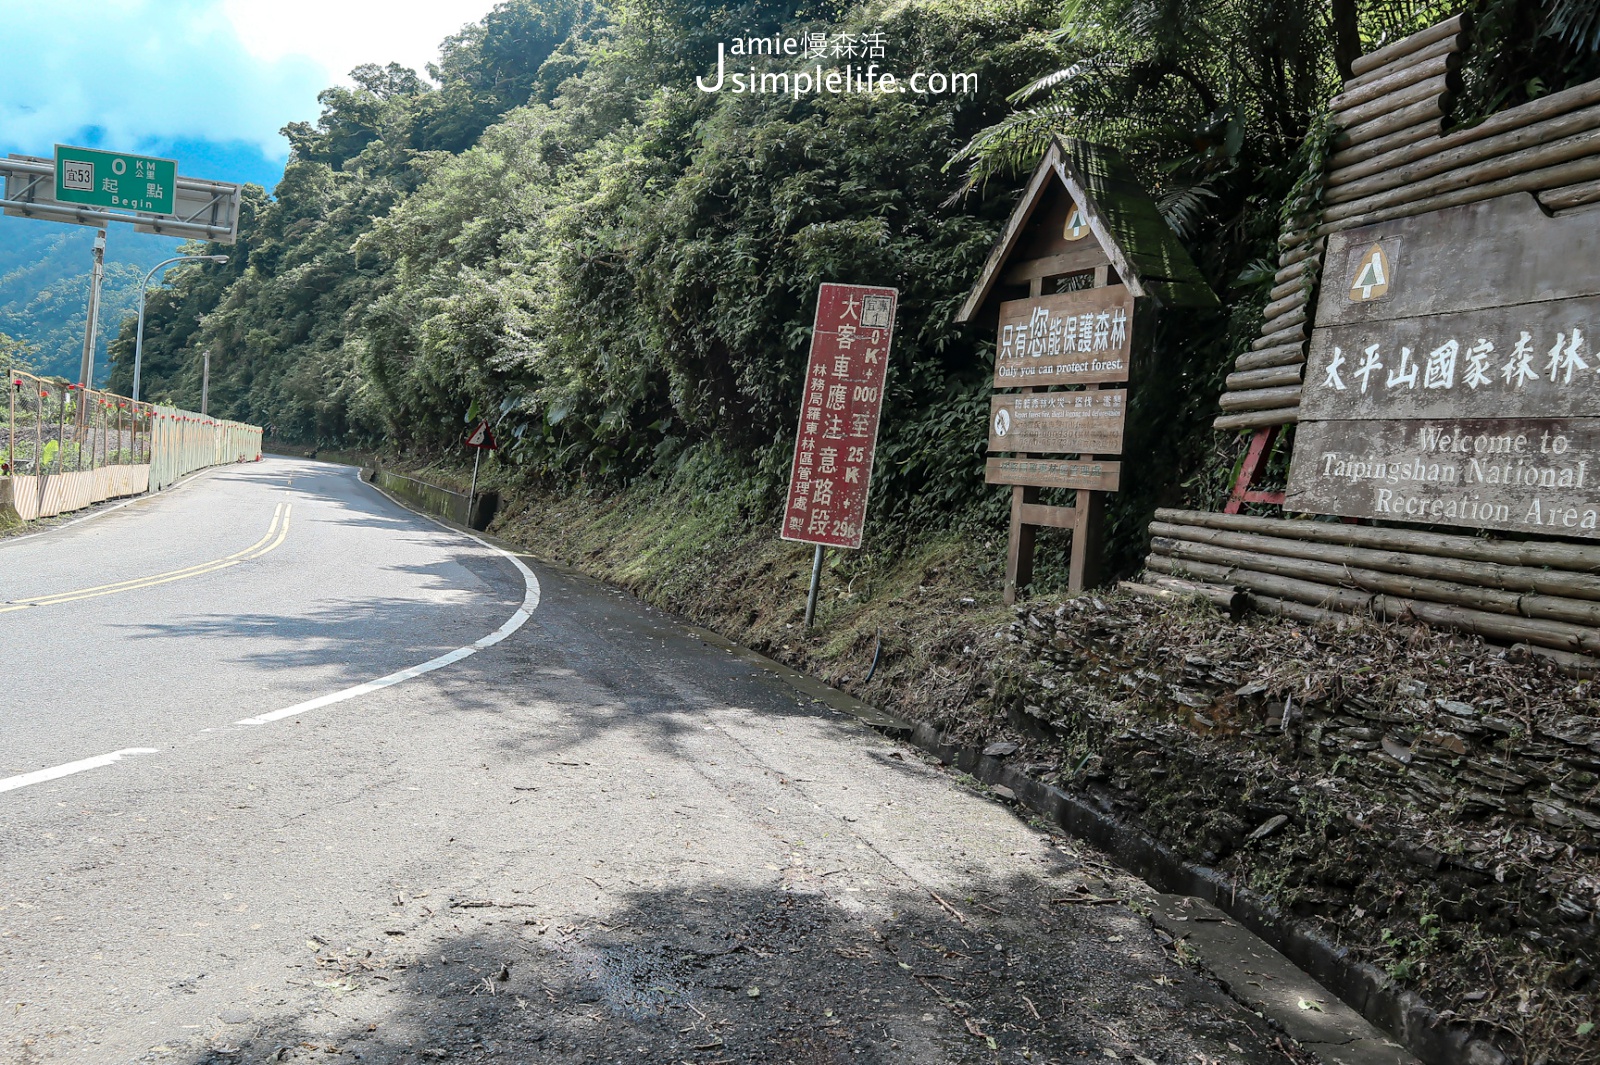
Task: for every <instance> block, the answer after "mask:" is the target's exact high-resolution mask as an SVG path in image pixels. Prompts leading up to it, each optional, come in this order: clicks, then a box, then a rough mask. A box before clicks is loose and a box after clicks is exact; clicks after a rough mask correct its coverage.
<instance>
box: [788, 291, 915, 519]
mask: <svg viewBox="0 0 1600 1065" xmlns="http://www.w3.org/2000/svg"><path fill="white" fill-rule="evenodd" d="M898 298H899V291H898V290H897V289H892V288H879V287H875V286H871V285H836V284H832V283H828V284H824V285H823V286H822V287H821V289H820V290H819V291H818V293H817V315H816V319H815V321H814V323H813V326H812V330H811V358H810V360H809V362H808V363H807V365H806V377H805V382H804V384H803V386H802V389H803V390H802V392H801V396H800V429H799V432H798V434H797V435H796V438H795V445H794V462H793V463H792V465H791V466H790V472H789V496H788V500H787V502H786V504H785V506H784V511H783V527H782V530H781V533H780V535H781V536H782V537H783V538H784V539H785V540H793V541H796V542H798V543H805V544H819V545H821V546H824V547H848V548H859V547H860V546H861V528H862V526H863V525H864V524H865V522H866V517H867V497H868V492H869V490H870V489H871V486H872V454H873V449H874V448H875V447H876V446H877V442H878V419H879V415H880V413H881V412H882V410H883V382H884V374H885V373H886V372H887V370H888V367H889V344H890V341H891V340H892V338H893V336H894V315H895V305H896V301H897V300H898Z"/></svg>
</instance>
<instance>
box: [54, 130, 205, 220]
mask: <svg viewBox="0 0 1600 1065" xmlns="http://www.w3.org/2000/svg"><path fill="white" fill-rule="evenodd" d="M177 184H178V164H177V163H175V162H174V161H172V160H171V159H152V158H150V157H148V156H144V155H125V154H123V153H121V152H102V151H97V150H95V149H93V148H70V147H68V146H66V145H64V144H58V145H56V199H57V200H60V201H61V202H63V203H77V204H82V205H84V206H86V207H109V208H119V209H121V210H124V211H141V212H144V213H146V214H172V213H173V203H174V200H175V197H176V193H177Z"/></svg>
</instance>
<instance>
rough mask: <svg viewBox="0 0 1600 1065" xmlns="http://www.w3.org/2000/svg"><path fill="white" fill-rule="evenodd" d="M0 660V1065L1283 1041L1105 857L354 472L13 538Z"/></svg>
mask: <svg viewBox="0 0 1600 1065" xmlns="http://www.w3.org/2000/svg"><path fill="white" fill-rule="evenodd" d="M224 563H226V564H224ZM524 566H526V567H529V568H531V573H527V574H525V573H524V572H523V567H524ZM535 578H536V579H535ZM531 589H537V591H538V596H537V599H535V597H534V596H532V595H530V590H531ZM534 602H537V604H538V605H537V609H536V610H534V611H533V612H532V614H531V617H530V616H529V615H528V614H527V613H525V612H526V610H527V609H528V607H530V606H532V605H533V604H534ZM7 607H16V609H6V608H7ZM519 612H523V613H522V617H521V620H515V619H517V616H518V614H519ZM524 622H525V623H524ZM496 634H498V635H496ZM486 637H489V638H490V639H488V640H487V641H486V640H485V638H486ZM475 645H476V646H475ZM464 648H474V650H475V653H473V654H471V655H470V656H465V657H459V658H457V659H455V660H452V661H449V662H448V664H445V665H443V666H442V667H441V668H437V669H434V670H433V671H431V672H427V673H423V674H420V675H415V676H411V675H409V674H407V673H406V672H405V671H407V670H409V669H410V667H414V666H416V665H418V664H419V663H425V662H431V661H435V660H437V659H439V658H440V657H441V656H450V654H451V652H453V651H457V650H458V649H464ZM0 655H3V661H4V663H5V666H4V671H5V684H4V686H3V689H0V781H3V780H12V781H17V780H23V781H24V783H22V784H18V785H15V786H12V787H11V788H9V789H8V790H0V1065H12V1063H16V1065H23V1063H26V1065H36V1063H39V1062H57V1061H60V1062H72V1063H75V1065H79V1063H89V1065H94V1063H100V1062H106V1063H117V1065H120V1063H124V1062H146V1061H149V1062H171V1063H180V1065H200V1063H220V1062H243V1061H249V1062H256V1061H317V1062H354V1061H364V1062H396V1063H399V1062H405V1063H420V1062H435V1061H471V1062H478V1061H482V1062H561V1063H567V1062H571V1063H573V1065H577V1063H581V1062H592V1061H630V1062H652V1063H653V1062H683V1061H689V1062H694V1063H701V1062H705V1063H711V1062H721V1063H731V1062H744V1063H756V1062H763V1063H765V1062H780V1063H781V1062H808V1063H809V1062H844V1061H850V1062H896V1063H899V1062H906V1063H912V1062H915V1063H919V1065H920V1063H945V1062H948V1063H956V1062H963V1063H964V1062H973V1063H976V1062H985V1063H992V1062H996V1061H1003V1062H1022V1061H1027V1062H1030V1063H1040V1062H1052V1061H1054V1062H1088V1061H1094V1062H1102V1063H1103V1062H1105V1061H1107V1060H1109V1059H1111V1058H1115V1059H1116V1060H1119V1061H1125V1062H1135V1063H1139V1062H1158V1063H1161V1065H1168V1063H1176V1062H1185V1063H1193V1062H1195V1061H1196V1060H1200V1061H1208V1062H1209V1061H1227V1062H1249V1063H1265V1062H1281V1061H1286V1060H1291V1059H1289V1058H1287V1057H1286V1056H1285V1052H1284V1051H1283V1050H1282V1049H1281V1048H1280V1046H1279V1045H1278V1040H1277V1039H1276V1037H1274V1036H1272V1034H1271V1033H1270V1032H1268V1031H1267V1030H1266V1029H1265V1028H1264V1026H1263V1025H1262V1024H1261V1022H1260V1021H1259V1020H1258V1019H1256V1018H1254V1017H1252V1016H1250V1015H1248V1014H1246V1013H1244V1012H1243V1011H1242V1010H1240V1009H1239V1008H1238V1007H1237V1006H1235V1005H1234V1004H1233V1003H1232V1002H1231V1001H1230V1000H1228V999H1227V998H1226V997H1225V996H1223V995H1222V994H1221V993H1220V992H1219V990H1218V989H1217V988H1216V987H1214V986H1213V985H1212V984H1211V983H1210V982H1209V981H1208V980H1206V979H1205V978H1204V977H1203V976H1200V975H1198V974H1196V973H1195V972H1194V971H1193V970H1191V969H1187V968H1185V967H1183V966H1182V965H1180V964H1178V962H1177V961H1176V960H1175V958H1174V957H1173V955H1172V954H1171V953H1170V951H1169V949H1168V948H1167V947H1164V946H1163V945H1162V942H1161V941H1160V940H1159V939H1158V937H1157V935H1156V933H1155V932H1154V931H1153V930H1152V929H1151V927H1150V925H1149V923H1148V922H1147V921H1146V920H1145V919H1144V918H1143V917H1141V916H1139V914H1138V912H1137V909H1138V906H1139V899H1140V898H1141V897H1144V895H1146V894H1147V892H1148V889H1146V888H1144V887H1143V886H1142V885H1140V884H1139V883H1138V882H1137V881H1134V880H1132V879H1130V878H1128V877H1126V876H1124V875H1123V874H1121V873H1120V872H1119V871H1118V870H1116V869H1115V868H1114V867H1112V866H1110V865H1109V864H1108V863H1106V862H1105V860H1104V859H1103V858H1101V857H1098V856H1097V855H1095V854H1094V853H1092V852H1090V851H1088V850H1086V849H1084V848H1082V847H1079V846H1077V845H1074V844H1072V843H1070V842H1069V841H1066V840H1063V839H1060V838H1057V837H1052V836H1051V835H1048V834H1046V833H1044V832H1042V831H1039V830H1038V829H1036V828H1033V827H1030V826H1028V825H1027V824H1025V823H1023V822H1022V821H1021V820H1019V819H1018V818H1017V817H1016V816H1015V815H1014V814H1013V813H1012V812H1011V811H1010V810H1009V809H1007V808H1005V807H1004V806H1002V805H1000V804H998V803H996V802H995V801H993V800H992V799H990V798H988V797H986V796H984V795H982V794H979V793H978V792H976V791H974V790H972V789H970V788H968V787H966V786H964V785H963V784H962V783H961V782H959V781H958V780H956V779H954V778H952V777H951V776H950V775H949V774H948V773H947V772H946V771H944V770H942V769H940V768H939V767H938V766H935V765H931V764H928V763H926V762H924V761H923V760H921V759H920V758H919V757H918V756H917V755H915V754H914V753H913V752H912V751H910V750H909V749H906V748H902V747H900V746H898V745H896V744H894V743H892V742H890V741H888V740H885V739H884V738H882V737H880V736H878V735H876V734H874V733H872V732H870V731H868V730H866V729H865V728H863V727H861V726H860V725H858V724H856V723H854V721H853V719H851V718H849V717H848V716H847V715H844V714H841V713H839V712H838V711H837V710H835V709H832V708H830V707H829V706H828V705H826V704H824V703H818V702H816V701H813V700H811V699H810V698H808V697H806V696H803V695H801V694H800V693H799V692H798V691H797V689H795V688H794V687H792V686H791V685H790V684H789V682H788V679H787V677H786V675H785V674H784V671H783V670H781V669H779V668H778V667H776V666H772V665H771V664H763V663H762V662H760V661H759V660H754V659H752V658H750V657H749V656H745V655H741V654H737V653H734V651H733V650H732V649H730V648H728V647H727V646H725V645H723V644H721V643H720V642H719V641H717V640H716V639H715V638H714V637H711V636H710V635H709V634H706V633H703V632H700V631H698V630H695V629H693V628H692V627H689V626H686V625H684V624H682V623H681V622H679V621H677V620H676V619H674V618H671V617H669V616H666V615H663V614H661V613H660V612H658V611H654V610H652V609H650V608H648V607H645V606H642V605H641V604H639V603H638V602H636V601H635V600H633V599H632V598H630V597H628V596H626V595H624V594H622V593H619V592H617V591H615V590H613V589H608V588H605V587H603V586H601V585H598V584H596V583H594V582H591V581H588V580H585V579H583V578H580V577H577V576H574V575H572V574H570V573H567V572H564V571H561V570H558V569H555V568H552V567H549V566H545V565H540V564H538V563H536V562H534V561H531V560H523V561H522V562H520V563H519V562H518V561H517V560H515V559H513V558H512V557H510V556H508V555H506V554H505V553H503V552H501V551H499V550H498V549H496V548H494V547H492V546H490V545H487V544H484V543H481V542H477V541H475V540H473V539H471V538H469V537H466V536H464V535H462V534H459V533H456V532H453V531H450V530H447V529H444V528H442V527H440V526H439V525H437V524H435V523H432V522H430V521H428V520H427V519H425V518H421V517H419V516H417V515H414V514H411V513H410V512H408V511H405V510H403V509H401V508H400V507H398V506H397V505H395V504H393V503H392V502H390V501H389V500H388V499H386V498H384V497H383V496H381V495H380V494H378V493H377V492H375V491H374V490H373V489H371V488H369V487H368V486H366V485H363V484H360V483H359V482H358V481H357V479H356V477H355V474H354V471H353V470H351V469H349V468H347V467H339V466H331V465H327V464H319V463H312V462H305V461H294V460H287V459H269V460H267V461H264V462H261V463H259V464H254V465H250V466H243V467H234V468H229V469H224V470H218V471H214V472H211V473H208V474H205V475H202V476H200V477H198V478H196V479H194V480H192V481H190V482H188V483H186V484H185V485H183V486H181V487H179V488H177V489H175V490H172V491H169V492H166V493H163V494H161V495H159V496H156V497H152V498H149V499H144V500H140V501H138V502H135V503H133V504H131V505H129V506H126V507H124V508H122V509H120V510H117V511H115V512H112V513H110V514H107V515H105V516H102V517H98V518H96V519H94V520H91V521H87V522H83V523H80V524H77V525H74V526H71V527H69V528H65V529H62V530H57V531H55V532H51V533H48V534H46V535H43V536H37V537H33V538H30V539H25V540H19V541H14V542H3V541H0ZM397 673H398V674H401V675H402V676H403V677H404V678H405V679H403V680H401V681H400V682H398V683H393V684H389V685H388V686H385V687H381V688H378V689H376V690H364V691H361V692H360V693H359V694H356V695H354V696H353V697H351V698H346V699H343V700H342V701H339V702H334V703H326V704H324V703H321V702H320V701H319V700H321V697H323V696H327V695H330V694H332V693H338V692H346V691H348V689H350V688H351V687H352V686H358V685H362V684H365V683H367V682H370V681H373V680H376V679H378V678H385V677H390V678H393V677H394V676H395V675H396V674H397ZM308 704H309V705H308ZM285 708H300V709H301V710H302V711H303V712H298V713H296V714H294V715H293V716H290V717H276V718H275V717H274V712H275V711H280V710H283V709H285ZM245 721H256V722H260V723H257V724H241V722H245ZM118 752H135V753H125V754H122V755H121V756H120V757H118V758H115V759H112V760H107V759H108V758H109V757H110V756H112V755H115V754H117V753H118ZM97 759H98V761H96V760H97ZM86 761H92V762H94V763H95V764H93V765H89V766H85V767H84V768H83V769H82V770H81V771H77V772H72V773H71V774H70V775H60V776H48V774H46V775H45V776H40V774H41V773H45V772H46V771H49V770H52V769H58V768H60V767H68V766H74V765H76V764H78V763H82V762H86Z"/></svg>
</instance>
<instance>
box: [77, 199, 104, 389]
mask: <svg viewBox="0 0 1600 1065" xmlns="http://www.w3.org/2000/svg"><path fill="white" fill-rule="evenodd" d="M105 279H106V231H105V230H104V229H100V230H96V231H95V235H94V269H93V270H92V271H90V274H89V316H88V320H87V321H86V322H85V323H84V330H83V358H82V360H81V361H80V362H79V363H78V384H80V385H82V386H83V387H84V388H88V387H90V386H91V385H93V384H94V339H95V334H96V333H97V332H98V331H99V328H100V285H101V283H102V282H104V281H105Z"/></svg>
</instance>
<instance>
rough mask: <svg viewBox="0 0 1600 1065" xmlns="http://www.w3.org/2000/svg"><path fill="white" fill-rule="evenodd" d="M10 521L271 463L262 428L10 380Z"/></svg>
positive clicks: (2, 457) (2, 500)
mask: <svg viewBox="0 0 1600 1065" xmlns="http://www.w3.org/2000/svg"><path fill="white" fill-rule="evenodd" d="M6 392H7V397H6V402H5V403H4V405H3V406H0V416H3V417H4V419H5V424H4V435H3V436H0V445H3V446H4V449H5V450H4V452H3V453H0V514H11V515H14V516H15V517H17V518H21V519H23V520H28V519H32V518H42V517H49V516H51V515H54V514H64V513H67V512H68V511H73V510H79V509H81V508H83V507H87V506H90V505H91V504H94V503H99V502H101V501H103V500H106V499H114V498H116V497H119V496H134V495H141V494H143V493H145V492H156V491H160V490H161V489H163V488H165V487H166V486H167V485H169V484H171V483H172V482H174V481H176V480H177V479H178V478H180V477H182V476H184V475H185V474H188V473H192V472H194V471H195V470H198V469H203V468H204V467H206V466H216V465H220V464H222V463H228V462H249V461H254V460H255V459H258V458H260V457H261V429H260V428H259V427H257V426H253V425H244V424H242V423H240V422H231V421H227V420H225V419H221V418H211V417H207V416H205V415H200V414H195V413H194V412H192V411H184V410H179V409H177V408H175V407H159V406H156V405H155V404H152V403H137V402H135V401H134V400H131V399H129V398H128V397H126V396H119V395H117V394H116V393H114V392H102V391H99V390H97V389H92V388H81V387H79V386H78V385H75V384H72V383H70V382H67V381H64V380H60V379H57V378H48V377H37V376H35V375H33V374H29V373H23V372H21V371H15V370H14V371H12V372H11V373H9V374H7V375H6Z"/></svg>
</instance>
